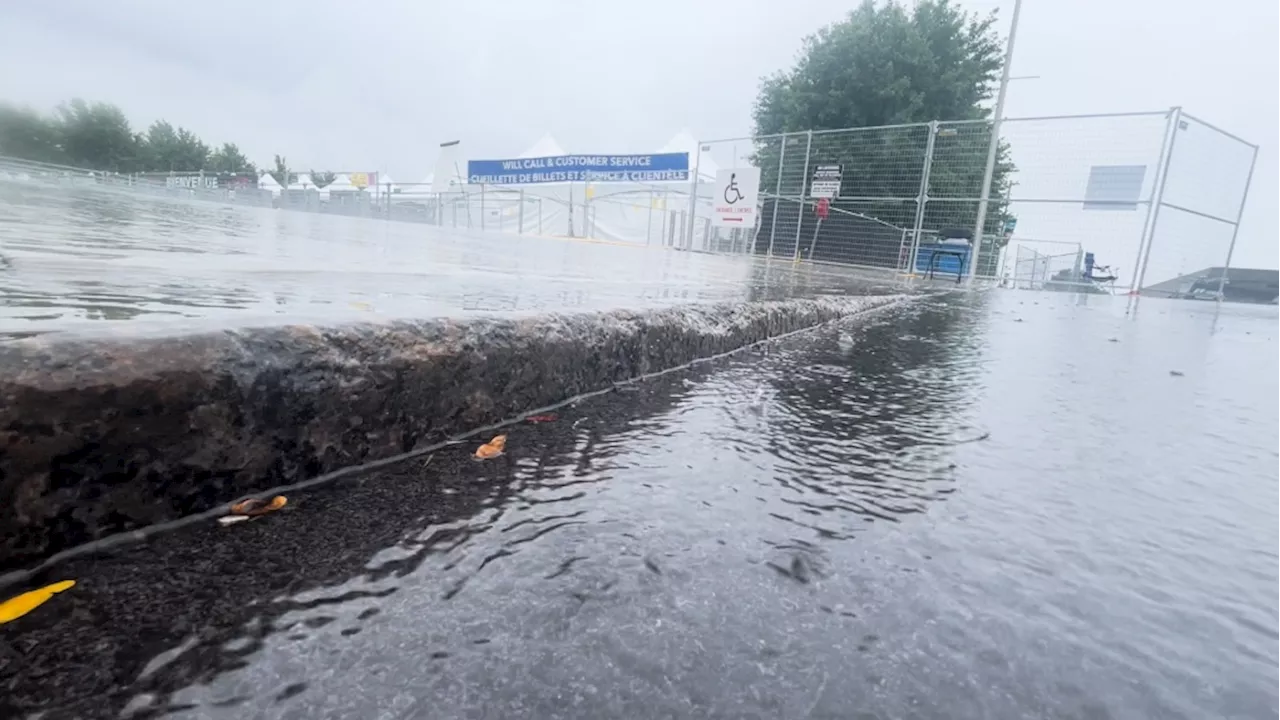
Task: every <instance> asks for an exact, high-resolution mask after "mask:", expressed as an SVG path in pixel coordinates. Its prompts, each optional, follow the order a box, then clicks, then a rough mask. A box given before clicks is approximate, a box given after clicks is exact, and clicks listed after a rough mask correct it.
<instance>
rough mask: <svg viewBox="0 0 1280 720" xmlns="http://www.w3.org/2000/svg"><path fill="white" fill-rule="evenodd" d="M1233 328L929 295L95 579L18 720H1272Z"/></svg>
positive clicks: (51, 632) (650, 385)
mask: <svg viewBox="0 0 1280 720" xmlns="http://www.w3.org/2000/svg"><path fill="white" fill-rule="evenodd" d="M1266 312H1270V315H1267V314H1266ZM1222 313H1223V314H1219V315H1208V314H1206V308H1204V307H1197V306H1194V305H1188V304H1181V305H1179V304H1173V303H1146V304H1144V305H1143V307H1142V309H1141V312H1140V313H1138V316H1137V317H1134V316H1133V315H1132V314H1126V308H1125V307H1124V305H1123V300H1122V299H1113V298H1096V297H1095V298H1082V299H1076V298H1073V297H1072V296H1066V295H1057V296H1055V295H1034V294H1030V293H998V294H994V295H986V296H981V295H980V296H969V297H965V296H959V295H957V296H948V297H942V298H934V299H931V300H928V301H926V302H921V303H917V304H916V305H914V306H912V307H910V308H904V309H901V310H899V311H895V312H894V313H893V314H891V315H889V316H887V317H882V318H879V319H878V320H876V321H875V322H874V323H871V324H857V323H853V324H836V325H831V326H827V327H823V328H819V329H816V330H814V331H812V332H810V333H805V334H802V335H799V336H795V337H793V338H790V339H787V340H784V341H780V342H775V343H770V344H767V345H764V346H760V347H758V348H755V349H752V350H750V351H747V352H744V353H741V354H739V355H737V356H734V357H731V358H727V359H723V360H720V361H716V362H714V363H707V364H703V365H699V366H697V367H694V368H691V369H689V370H685V371H681V372H677V373H671V374H668V375H664V376H661V377H658V378H654V379H650V380H646V381H644V382H640V383H636V384H634V385H630V386H623V387H620V388H619V389H618V390H616V391H615V392H612V393H609V394H606V395H602V396H598V397H595V398H591V399H587V400H583V401H582V402H580V403H578V404H576V405H574V406H570V407H565V408H562V409H560V410H559V411H557V413H556V417H555V418H554V419H553V420H549V421H547V422H541V423H531V422H521V423H517V424H514V425H512V426H510V427H509V428H508V429H507V431H506V432H507V434H508V437H509V440H508V443H507V450H506V452H505V454H504V455H502V456H500V457H498V458H495V459H492V460H487V461H483V462H478V461H475V460H473V459H472V457H471V456H472V452H473V451H474V449H475V447H476V445H478V441H474V440H473V441H468V442H465V443H460V444H458V445H455V446H450V447H446V448H443V449H441V450H440V451H438V452H436V453H434V454H433V455H431V456H430V457H429V458H420V459H416V460H413V461H409V462H406V463H403V464H401V465H398V466H395V467H392V468H386V469H383V470H380V471H377V472H372V473H368V474H365V475H361V476H356V477H352V478H348V479H345V480H342V481H338V482H335V483H333V484H330V485H326V486H323V487H318V488H312V489H308V490H305V491H301V492H298V493H296V494H291V495H290V498H289V500H290V502H289V505H288V506H287V508H286V509H285V510H282V511H280V512H278V513H275V514H273V515H269V516H265V517H262V518H260V519H256V520H253V521H250V522H247V523H241V524H238V525H234V526H230V527H222V526H220V525H218V524H216V523H212V522H210V523H204V524H200V525H196V526H192V527H188V528H185V529H181V530H178V531H175V532H171V533H167V534H163V535H159V536H156V537H154V538H152V539H151V540H149V541H148V542H146V543H144V544H138V545H133V546H128V547H124V548H117V549H115V550H112V551H109V552H106V553H103V554H99V555H95V556H88V557H81V558H77V559H74V560H72V561H69V562H67V563H64V564H62V565H59V566H57V567H55V568H53V569H51V570H49V571H47V572H45V573H43V576H42V577H39V578H33V579H32V581H31V583H30V585H31V586H36V585H39V584H42V583H45V582H53V581H56V580H60V579H67V578H70V579H75V580H77V582H78V584H77V586H76V587H75V588H73V589H72V590H70V591H67V592H64V593H62V594H60V595H58V596H56V597H54V598H53V599H52V600H50V601H49V602H48V603H46V604H45V605H44V606H41V607H40V608H38V609H37V610H36V611H34V612H32V613H31V614H30V615H28V616H26V617H23V618H21V619H19V620H17V621H15V622H12V623H9V624H7V625H4V626H0V716H4V717H28V716H37V717H44V718H99V717H101V718H107V717H121V716H124V717H134V718H145V717H176V718H206V717H207V718H320V717H360V718H499V717H502V718H506V717H537V718H602V717H629V718H631V717H634V718H686V717H705V718H806V717H809V718H905V717H919V718H1025V717H1044V718H1129V717H1162V718H1170V717H1185V718H1205V717H1233V718H1261V717H1268V716H1269V717H1274V716H1275V714H1276V707H1277V704H1276V681H1277V676H1276V667H1277V655H1276V637H1277V621H1276V617H1277V607H1276V599H1275V587H1276V582H1277V576H1276V567H1277V562H1276V550H1275V548H1276V532H1277V527H1276V524H1277V522H1276V509H1275V508H1276V507H1277V496H1276V492H1277V491H1276V483H1275V476H1274V472H1275V465H1276V459H1277V451H1276V447H1275V437H1276V432H1277V416H1276V408H1275V406H1274V405H1272V404H1270V401H1269V400H1268V401H1267V402H1265V403H1263V402H1260V401H1259V400H1258V398H1264V397H1265V398H1271V397H1274V395H1275V394H1276V387H1275V382H1276V380H1275V378H1276V377H1277V372H1276V370H1277V357H1276V349H1275V335H1274V332H1275V315H1274V309H1263V310H1262V311H1258V310H1256V309H1253V308H1244V309H1238V308H1237V309H1232V308H1227V309H1226V310H1224V311H1222ZM1174 371H1176V372H1177V373H1180V374H1176V375H1175V374H1174Z"/></svg>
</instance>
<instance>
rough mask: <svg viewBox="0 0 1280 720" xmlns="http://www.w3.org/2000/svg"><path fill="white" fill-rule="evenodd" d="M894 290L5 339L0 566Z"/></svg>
mask: <svg viewBox="0 0 1280 720" xmlns="http://www.w3.org/2000/svg"><path fill="white" fill-rule="evenodd" d="M901 299H902V296H880V297H860V298H835V297H824V298H816V299H793V300H784V301H776V302H758V303H748V304H721V305H694V306H685V307H679V308H668V309H663V310H657V311H652V312H629V311H617V312H610V313H603V314H581V315H552V316H544V317H538V318H529V319H474V320H466V321H455V320H447V319H439V320H430V321H400V322H388V323H384V324H374V323H369V324H361V325H353V326H346V327H340V328H332V329H323V328H317V327H310V326H292V327H281V328H272V329H256V330H240V331H225V332H219V333H209V334H203V335H193V336H188V337H173V338H150V339H134V340H127V339H119V338H111V339H96V340H63V341H50V340H42V339H41V338H32V339H28V340H23V341H19V342H14V343H8V344H5V345H0V573H2V572H4V571H6V570H15V569H20V568H23V567H29V566H31V565H34V564H37V563H38V562H39V561H40V560H42V559H44V558H47V557H49V556H51V555H53V554H55V553H58V552H59V551H62V550H65V549H67V548H70V547H74V546H78V545H81V544H83V543H87V542H92V541H95V540H98V539H100V538H103V537H106V536H109V535H114V534H118V533H125V532H129V531H132V530H136V529H138V528H143V527H147V526H150V525H154V524H157V523H163V522H168V521H172V520H174V519H177V518H180V517H183V516H186V515H191V514H195V513H200V512H204V511H207V510H210V509H212V508H215V507H217V506H219V505H221V504H223V503H226V502H228V501H230V500H232V499H235V498H237V497H241V496H244V495H247V494H251V493H254V492H260V491H262V490H265V489H268V488H271V487H276V486H281V485H289V484H292V483H297V482H301V481H304V480H307V479H309V478H315V477H317V476H320V475H324V474H325V473H329V472H332V471H335V470H338V469H341V468H347V467H351V466H358V465H362V464H366V463H370V462H374V461H378V460H382V459H385V458H390V457H394V456H397V455H401V454H403V453H406V452H409V451H411V450H413V449H414V448H421V447H424V446H427V445H431V444H434V443H438V442H441V441H443V440H445V439H447V438H449V437H451V436H453V435H456V434H459V433H463V432H466V431H468V430H473V429H476V428H478V427H483V426H486V425H492V424H495V423H498V422H501V421H503V420H505V419H509V418H513V417H516V416H518V415H520V414H521V413H524V412H528V411H530V410H532V409H534V408H538V407H543V406H547V405H551V404H554V403H556V402H560V401H563V400H565V399H567V398H570V397H574V396H577V395H582V394H585V393H588V392H592V391H597V390H600V389H603V388H607V387H609V386H611V385H613V384H615V383H618V382H622V381H626V380H628V379H632V378H635V377H638V376H641V375H645V374H648V373H653V372H657V371H661V370H664V369H667V368H672V367H676V366H679V365H683V364H687V363H689V362H691V361H693V360H696V359H698V358H703V357H707V356H711V355H717V354H722V353H725V352H729V351H732V350H734V349H737V348H741V347H743V346H746V345H749V344H752V343H755V342H759V341H761V340H766V339H769V338H772V337H776V336H779V335H783V334H786V333H789V332H795V331H797V330H801V329H804V328H807V327H812V326H814V325H818V324H821V323H824V322H828V321H831V320H836V319H839V318H843V317H848V316H852V315H857V314H860V313H863V312H866V311H868V310H872V309H875V308H878V307H883V306H885V305H887V304H891V303H895V302H897V301H899V300H901Z"/></svg>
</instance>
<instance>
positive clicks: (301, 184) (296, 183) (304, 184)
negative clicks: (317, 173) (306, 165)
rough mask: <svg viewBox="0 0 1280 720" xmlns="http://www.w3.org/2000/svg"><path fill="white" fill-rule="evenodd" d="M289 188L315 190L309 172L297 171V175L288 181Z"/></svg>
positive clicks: (314, 182) (314, 184)
mask: <svg viewBox="0 0 1280 720" xmlns="http://www.w3.org/2000/svg"><path fill="white" fill-rule="evenodd" d="M289 189H290V190H315V189H316V181H315V180H312V179H311V173H298V176H297V177H296V178H294V179H293V182H291V183H289Z"/></svg>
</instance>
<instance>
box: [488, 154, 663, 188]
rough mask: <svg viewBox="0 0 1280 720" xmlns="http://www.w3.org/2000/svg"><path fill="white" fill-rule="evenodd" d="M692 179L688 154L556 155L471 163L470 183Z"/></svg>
mask: <svg viewBox="0 0 1280 720" xmlns="http://www.w3.org/2000/svg"><path fill="white" fill-rule="evenodd" d="M688 179H689V153H659V154H657V155H557V156H554V157H538V158H514V159H512V160H471V161H469V162H467V182H471V183H477V184H485V185H531V184H534V183H554V182H671V181H677V180H688Z"/></svg>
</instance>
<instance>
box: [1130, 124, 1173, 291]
mask: <svg viewBox="0 0 1280 720" xmlns="http://www.w3.org/2000/svg"><path fill="white" fill-rule="evenodd" d="M1173 111H1174V109H1173V108H1169V112H1167V113H1165V119H1164V134H1163V135H1162V136H1161V138H1160V154H1159V155H1157V156H1156V172H1155V174H1154V175H1153V179H1152V181H1151V197H1150V198H1149V199H1148V200H1147V216H1146V217H1145V218H1143V219H1142V234H1141V235H1139V236H1138V254H1137V255H1136V256H1135V257H1134V258H1133V280H1132V281H1130V283H1129V292H1130V293H1134V292H1137V290H1138V272H1139V271H1140V270H1141V269H1142V251H1143V249H1144V248H1145V246H1146V244H1147V231H1149V230H1150V229H1151V217H1152V215H1153V214H1154V212H1155V209H1156V204H1157V203H1156V201H1157V196H1156V192H1157V191H1159V190H1160V178H1161V172H1162V171H1163V170H1164V166H1165V163H1166V162H1167V161H1168V159H1167V157H1166V153H1167V152H1168V150H1169V137H1170V135H1171V133H1172V130H1173Z"/></svg>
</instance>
